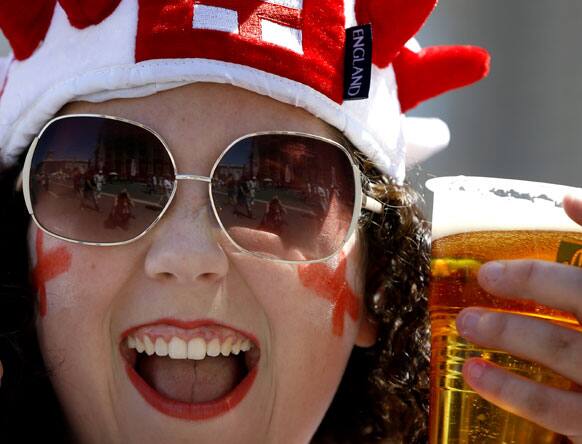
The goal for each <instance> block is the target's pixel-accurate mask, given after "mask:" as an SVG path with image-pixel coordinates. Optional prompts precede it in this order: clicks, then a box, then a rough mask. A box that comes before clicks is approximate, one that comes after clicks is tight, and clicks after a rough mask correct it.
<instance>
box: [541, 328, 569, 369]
mask: <svg viewBox="0 0 582 444" xmlns="http://www.w3.org/2000/svg"><path fill="white" fill-rule="evenodd" d="M546 341H547V344H546V347H547V349H548V351H549V353H550V355H551V356H550V359H552V360H554V361H556V362H560V361H561V360H562V359H563V358H567V359H571V358H572V346H573V343H572V338H571V337H570V336H569V335H568V334H566V333H565V332H564V331H562V330H561V329H559V328H550V330H549V333H548V335H547V339H546Z"/></svg>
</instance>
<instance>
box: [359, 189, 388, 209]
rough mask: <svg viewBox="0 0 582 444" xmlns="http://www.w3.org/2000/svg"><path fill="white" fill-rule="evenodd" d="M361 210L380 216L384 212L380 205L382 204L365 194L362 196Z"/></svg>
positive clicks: (382, 206)
mask: <svg viewBox="0 0 582 444" xmlns="http://www.w3.org/2000/svg"><path fill="white" fill-rule="evenodd" d="M362 194H363V193H362ZM362 208H364V209H366V210H369V211H371V212H372V213H376V214H382V213H383V212H384V205H382V202H380V201H378V200H376V199H374V198H373V197H370V196H367V195H365V194H363V195H362Z"/></svg>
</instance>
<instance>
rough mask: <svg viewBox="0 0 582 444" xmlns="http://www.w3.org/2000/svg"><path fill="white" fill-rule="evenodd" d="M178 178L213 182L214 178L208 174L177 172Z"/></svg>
mask: <svg viewBox="0 0 582 444" xmlns="http://www.w3.org/2000/svg"><path fill="white" fill-rule="evenodd" d="M176 180H196V181H199V182H206V183H210V182H212V178H210V177H208V176H199V175H197V174H176Z"/></svg>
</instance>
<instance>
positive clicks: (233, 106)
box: [60, 83, 342, 174]
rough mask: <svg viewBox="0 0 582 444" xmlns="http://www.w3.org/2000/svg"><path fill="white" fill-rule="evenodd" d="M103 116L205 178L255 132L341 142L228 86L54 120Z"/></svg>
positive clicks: (90, 108) (308, 120) (198, 86)
mask: <svg viewBox="0 0 582 444" xmlns="http://www.w3.org/2000/svg"><path fill="white" fill-rule="evenodd" d="M77 113H95V114H106V115H111V116H116V117H123V118H126V119H130V120H134V121H137V122H140V123H142V124H144V125H146V126H148V127H150V128H152V129H154V130H155V131H157V132H158V133H159V134H160V135H161V136H162V137H163V138H164V140H165V141H166V142H167V144H168V146H169V147H170V150H171V151H172V154H173V155H174V158H175V160H176V163H177V165H178V170H180V171H188V172H191V173H196V174H207V173H208V172H209V171H210V168H211V167H212V164H213V163H214V161H215V160H216V158H217V157H218V155H219V154H220V153H221V152H222V151H223V150H224V149H225V148H226V147H227V146H228V145H229V144H230V143H231V142H232V141H234V140H236V139H237V138H239V137H241V136H244V135H247V134H251V133H254V132H260V131H298V132H305V133H309V134H314V135H318V136H323V137H327V138H330V139H332V140H335V141H338V142H341V140H342V137H341V135H340V133H339V131H338V130H336V129H335V128H333V127H331V126H330V125H328V124H327V123H325V122H323V121H321V120H319V119H318V118H316V117H315V116H313V115H312V114H310V113H309V112H307V111H305V110H304V109H302V108H297V107H294V106H291V105H288V104H285V103H282V102H278V101H276V100H274V99H272V98H270V97H266V96H261V95H258V94H255V93H253V92H250V91H247V90H244V89H241V88H237V87H234V86H231V85H222V84H211V83H194V84H191V85H187V86H183V87H180V88H175V89H172V90H168V91H164V92H160V93H157V94H154V95H151V96H148V97H142V98H137V99H117V100H111V101H108V102H103V103H89V102H74V103H70V104H68V105H66V106H65V107H64V108H63V109H62V110H61V112H60V114H77Z"/></svg>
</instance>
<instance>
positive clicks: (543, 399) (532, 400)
mask: <svg viewBox="0 0 582 444" xmlns="http://www.w3.org/2000/svg"><path fill="white" fill-rule="evenodd" d="M523 403H524V405H523V408H524V409H525V411H526V412H527V414H528V416H530V417H532V418H537V419H541V418H546V417H547V416H548V414H550V413H551V412H552V406H551V400H550V398H549V397H548V396H547V395H546V394H544V393H543V392H541V391H539V390H535V389H534V390H529V391H527V393H525V394H524V395H523Z"/></svg>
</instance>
